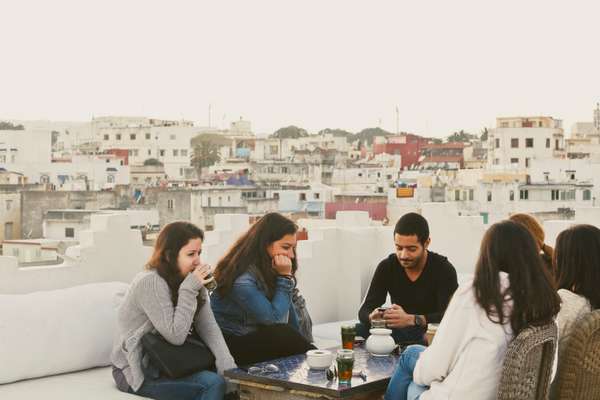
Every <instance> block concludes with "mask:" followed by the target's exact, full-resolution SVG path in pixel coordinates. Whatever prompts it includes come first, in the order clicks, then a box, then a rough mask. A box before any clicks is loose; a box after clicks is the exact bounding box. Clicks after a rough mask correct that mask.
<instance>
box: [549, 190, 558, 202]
mask: <svg viewBox="0 0 600 400" xmlns="http://www.w3.org/2000/svg"><path fill="white" fill-rule="evenodd" d="M550 198H551V199H552V200H558V199H559V194H558V190H551V191H550Z"/></svg>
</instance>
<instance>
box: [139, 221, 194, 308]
mask: <svg viewBox="0 0 600 400" xmlns="http://www.w3.org/2000/svg"><path fill="white" fill-rule="evenodd" d="M192 239H200V240H202V241H204V232H203V231H202V229H200V228H198V227H197V226H196V225H194V224H192V223H189V222H184V221H178V222H172V223H170V224H168V225H166V226H165V227H164V228H162V230H161V231H160V233H159V234H158V238H157V239H156V243H154V252H153V253H152V256H151V257H150V260H149V261H148V263H147V264H146V269H148V270H152V269H154V270H156V272H157V273H158V275H159V276H160V277H161V278H163V279H164V280H165V281H166V282H167V285H168V286H169V289H170V291H171V300H172V301H173V306H177V298H178V295H179V286H181V283H182V282H183V280H184V279H185V276H183V275H182V274H181V272H180V271H179V266H178V265H177V257H178V256H179V251H180V250H181V248H182V247H183V246H185V245H186V244H188V242H189V241H190V240H192ZM202 303H203V301H202V300H200V295H198V305H201V304H202ZM198 308H199V307H198Z"/></svg>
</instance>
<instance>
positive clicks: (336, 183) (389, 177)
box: [331, 166, 400, 193]
mask: <svg viewBox="0 0 600 400" xmlns="http://www.w3.org/2000/svg"><path fill="white" fill-rule="evenodd" d="M399 173H400V168H399V167H377V166H372V167H371V166H364V167H358V168H336V169H334V170H333V175H332V178H331V186H332V187H335V188H338V189H340V191H341V193H343V192H362V193H387V188H389V187H390V186H392V185H393V183H394V182H395V181H396V180H397V179H398V174H399Z"/></svg>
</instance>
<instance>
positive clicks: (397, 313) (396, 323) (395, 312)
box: [383, 304, 415, 328]
mask: <svg viewBox="0 0 600 400" xmlns="http://www.w3.org/2000/svg"><path fill="white" fill-rule="evenodd" d="M383 318H384V319H385V325H386V326H387V327H388V328H406V327H407V326H413V325H414V324H415V316H414V315H412V314H407V313H406V311H404V309H403V308H402V307H400V306H399V305H397V304H392V306H391V307H390V308H388V309H387V310H386V311H385V312H384V313H383Z"/></svg>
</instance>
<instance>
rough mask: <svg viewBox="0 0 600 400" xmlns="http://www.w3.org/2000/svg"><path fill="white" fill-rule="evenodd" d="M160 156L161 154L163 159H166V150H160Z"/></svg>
mask: <svg viewBox="0 0 600 400" xmlns="http://www.w3.org/2000/svg"><path fill="white" fill-rule="evenodd" d="M158 154H159V155H160V156H161V157H164V156H165V150H164V149H160V150H159V151H158Z"/></svg>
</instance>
